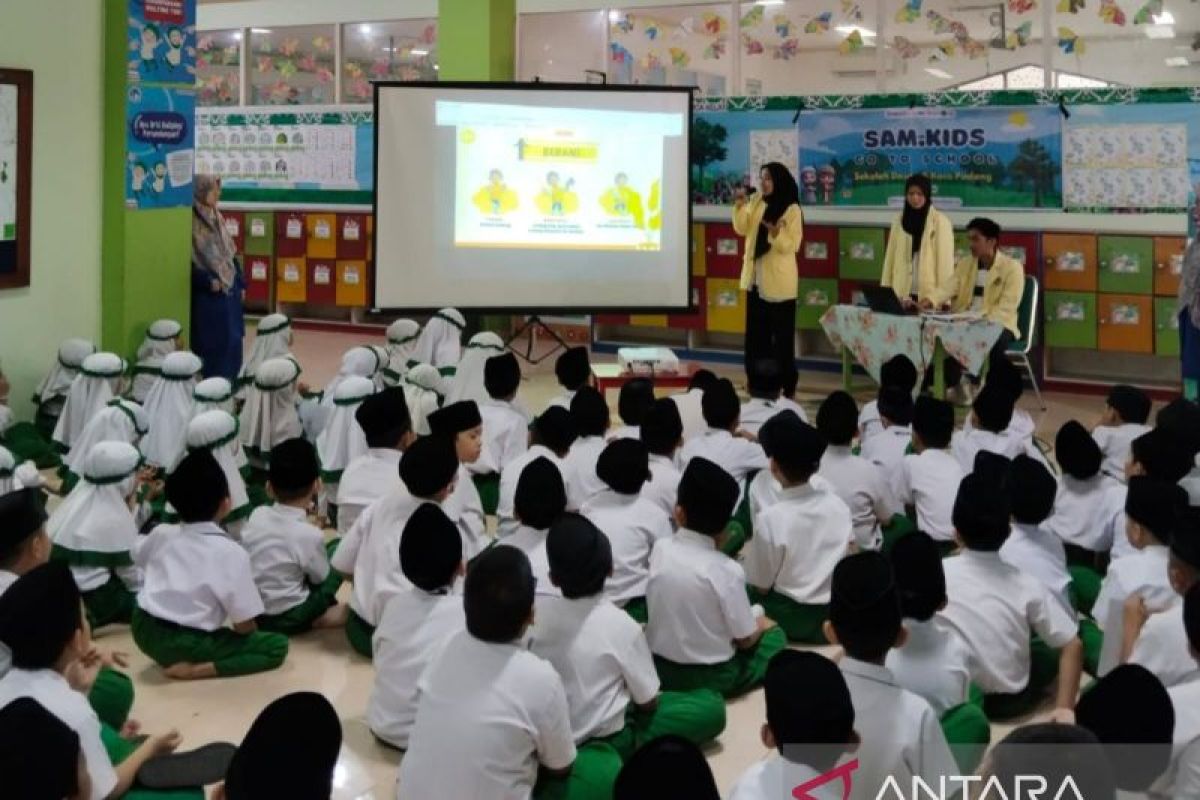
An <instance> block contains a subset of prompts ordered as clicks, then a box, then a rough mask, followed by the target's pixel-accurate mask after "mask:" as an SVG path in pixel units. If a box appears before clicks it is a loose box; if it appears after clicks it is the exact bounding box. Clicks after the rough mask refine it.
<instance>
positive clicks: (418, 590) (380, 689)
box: [367, 503, 466, 750]
mask: <svg viewBox="0 0 1200 800" xmlns="http://www.w3.org/2000/svg"><path fill="white" fill-rule="evenodd" d="M400 569H401V570H403V571H404V577H405V578H407V579H408V581H409V582H410V583H411V584H412V586H411V587H409V588H408V589H406V590H404V591H402V592H400V593H399V594H397V595H396V596H395V597H393V598H392V599H391V600H388V602H387V605H386V606H385V607H384V609H383V616H382V617H381V618H380V620H379V626H378V627H376V628H375V635H374V637H372V639H371V649H372V652H373V653H374V656H373V660H374V663H375V684H374V688H372V690H371V699H370V700H369V701H368V703H367V725H369V726H370V728H371V733H373V734H375V738H377V739H379V740H380V741H382V742H384V743H385V744H388V745H391V746H392V747H396V748H399V749H401V750H403V749H405V748H406V747H408V735H409V733H410V732H411V731H412V725H413V721H414V720H415V719H416V718H417V681H418V680H420V678H421V675H422V673H424V671H425V667H426V666H427V665H428V664H429V661H430V659H432V658H433V656H434V654H435V653H436V652H437V650H438V648H439V647H440V646H441V644H442V643H443V642H444V641H446V639H448V638H449V637H450V636H451V635H452V634H455V633H458V632H459V631H461V630H462V629H463V626H464V624H465V623H464V620H465V617H464V615H463V601H462V597H461V596H459V595H455V594H453V593H452V592H453V586H454V582H455V581H456V580H457V579H458V578H459V577H461V576H462V575H464V574H465V573H466V565H465V564H464V563H463V557H462V539H460V538H459V536H458V529H457V528H455V527H454V523H453V522H451V521H450V518H449V517H447V516H446V514H445V512H444V511H442V510H441V509H440V508H438V507H437V506H435V505H433V504H432V503H426V504H425V505H423V506H421V507H420V508H418V509H417V510H416V512H414V513H413V515H412V516H411V517H409V519H408V524H406V525H405V526H404V533H403V535H401V537H400Z"/></svg>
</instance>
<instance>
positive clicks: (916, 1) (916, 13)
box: [896, 0, 922, 23]
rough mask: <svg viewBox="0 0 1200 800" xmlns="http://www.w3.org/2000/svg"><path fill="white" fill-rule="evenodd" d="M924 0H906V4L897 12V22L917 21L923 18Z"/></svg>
mask: <svg viewBox="0 0 1200 800" xmlns="http://www.w3.org/2000/svg"><path fill="white" fill-rule="evenodd" d="M921 2H922V0H904V5H902V6H901V7H900V10H899V11H897V12H896V22H900V23H908V22H916V21H917V20H919V19H920V18H921Z"/></svg>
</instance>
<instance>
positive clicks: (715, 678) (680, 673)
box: [646, 456, 787, 697]
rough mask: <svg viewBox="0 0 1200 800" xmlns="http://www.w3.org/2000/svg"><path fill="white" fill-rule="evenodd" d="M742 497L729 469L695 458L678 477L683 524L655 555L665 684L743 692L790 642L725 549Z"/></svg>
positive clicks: (656, 633)
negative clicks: (753, 603) (749, 591)
mask: <svg viewBox="0 0 1200 800" xmlns="http://www.w3.org/2000/svg"><path fill="white" fill-rule="evenodd" d="M737 499H738V486H737V481H735V480H734V479H733V477H732V476H731V475H730V474H729V473H727V472H726V471H725V470H723V469H721V468H720V467H719V466H717V465H716V464H714V463H713V462H711V461H709V460H708V459H706V458H701V457H699V456H697V457H695V458H693V459H692V460H691V462H690V463H689V464H688V465H687V468H686V469H685V470H684V471H683V478H682V479H681V480H680V482H679V504H678V505H677V506H676V507H675V521H676V523H677V524H678V525H679V530H678V531H676V532H675V533H674V534H673V535H672V536H671V538H670V539H664V540H662V541H660V542H659V543H658V544H657V545H655V546H654V552H653V553H651V554H650V581H649V583H648V584H647V587H646V604H647V607H648V610H649V622H648V623H647V625H646V639H647V640H648V641H649V642H650V650H651V651H652V652H653V653H654V656H655V658H654V662H655V666H656V667H657V669H658V676H659V678H660V679H661V680H662V684H663V688H665V689H668V690H688V689H702V688H709V689H715V690H716V691H718V692H720V693H721V694H723V695H725V696H726V697H733V696H736V695H739V694H744V693H745V692H748V691H750V690H751V689H753V688H754V687H755V686H757V685H758V684H760V683H761V682H762V679H763V675H764V674H765V673H766V669H767V662H768V661H769V660H770V659H771V656H773V655H775V654H776V653H778V652H779V651H780V650H782V649H783V648H784V647H785V646H786V645H787V635H786V634H785V633H784V632H783V631H782V630H780V629H779V628H778V627H777V626H776V624H775V622H774V621H772V620H771V619H770V618H768V617H765V616H762V617H756V616H755V614H754V611H753V610H752V609H751V608H750V602H749V600H748V599H747V597H746V573H745V571H744V570H743V569H742V566H741V564H739V563H738V562H736V561H734V560H733V559H732V558H729V557H728V556H726V555H725V554H724V553H722V552H721V551H720V550H719V549H718V547H719V545H720V544H721V541H722V540H723V539H724V537H725V530H726V526H727V525H728V523H729V518H730V516H731V515H732V514H733V507H734V505H735V504H736V503H737Z"/></svg>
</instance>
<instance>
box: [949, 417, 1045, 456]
mask: <svg viewBox="0 0 1200 800" xmlns="http://www.w3.org/2000/svg"><path fill="white" fill-rule="evenodd" d="M1036 429H1037V425H1036V424H1035V423H1034V421H1033V417H1031V416H1029V412H1028V411H1022V410H1021V409H1019V408H1014V409H1013V413H1012V419H1011V420H1009V422H1008V427H1007V428H1005V429H1004V431H1003V433H1002V435H1004V437H1005V439H1006V440H1008V439H1015V440H1018V441H1024V442H1027V443H1028V444H1030V445H1033V446H1034V447H1036V445H1034V444H1033V434H1034V431H1035V430H1036ZM973 430H975V426H974V425H973V424H972V423H971V415H970V414H967V417H966V419H964V420H963V426H962V432H963V434H964V435H965V434H968V433H970V432H971V431H973Z"/></svg>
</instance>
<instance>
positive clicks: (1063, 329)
mask: <svg viewBox="0 0 1200 800" xmlns="http://www.w3.org/2000/svg"><path fill="white" fill-rule="evenodd" d="M1045 320H1046V326H1045V331H1046V334H1045V335H1046V346H1047V347H1075V348H1083V349H1089V350H1091V349H1095V347H1096V295H1095V293H1093V292H1058V291H1052V292H1046V311H1045Z"/></svg>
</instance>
